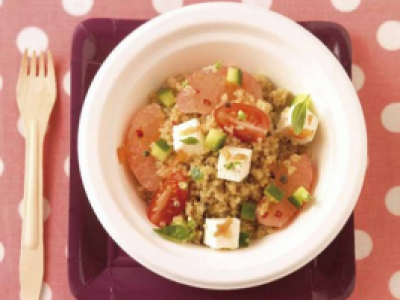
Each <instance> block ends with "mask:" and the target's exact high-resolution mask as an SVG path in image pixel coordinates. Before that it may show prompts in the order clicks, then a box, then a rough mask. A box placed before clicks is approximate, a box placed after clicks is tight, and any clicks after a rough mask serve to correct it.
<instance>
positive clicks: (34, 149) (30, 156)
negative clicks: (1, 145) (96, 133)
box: [17, 50, 56, 300]
mask: <svg viewBox="0 0 400 300" xmlns="http://www.w3.org/2000/svg"><path fill="white" fill-rule="evenodd" d="M46 65H47V72H46ZM55 100H56V80H55V75H54V65H53V59H52V56H51V53H50V51H48V52H47V60H46V61H45V55H44V53H43V52H41V53H40V57H39V58H38V59H37V57H36V53H35V52H33V55H32V57H31V58H30V63H29V70H28V52H27V50H25V52H24V55H23V57H22V62H21V69H20V72H19V77H18V83H17V102H18V108H19V111H20V114H21V117H22V120H23V124H24V132H25V179H24V200H23V208H24V210H23V218H22V237H21V254H20V264H19V274H20V287H21V294H20V295H21V300H38V299H39V297H40V291H41V287H42V281H43V265H44V262H43V141H44V135H45V133H46V128H47V123H48V121H49V117H50V114H51V111H52V109H53V106H54V102H55Z"/></svg>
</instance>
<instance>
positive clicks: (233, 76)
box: [226, 67, 242, 85]
mask: <svg viewBox="0 0 400 300" xmlns="http://www.w3.org/2000/svg"><path fill="white" fill-rule="evenodd" d="M226 81H227V82H229V83H235V84H237V85H242V70H240V69H239V68H235V67H228V71H227V73H226Z"/></svg>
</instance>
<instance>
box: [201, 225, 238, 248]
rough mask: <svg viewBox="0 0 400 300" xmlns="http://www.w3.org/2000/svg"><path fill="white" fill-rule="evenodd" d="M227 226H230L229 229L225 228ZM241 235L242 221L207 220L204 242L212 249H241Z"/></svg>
mask: <svg viewBox="0 0 400 300" xmlns="http://www.w3.org/2000/svg"><path fill="white" fill-rule="evenodd" d="M228 219H230V221H229V220H228ZM227 222H229V223H230V224H229V223H227ZM226 225H229V227H228V228H227V229H226V228H224V227H225V226H226ZM221 229H222V230H221ZM225 229H226V230H225ZM221 231H222V232H221ZM239 234H240V220H239V219H237V218H212V219H207V218H206V223H205V225H204V239H203V241H204V244H206V245H207V246H209V247H210V248H212V249H237V248H239Z"/></svg>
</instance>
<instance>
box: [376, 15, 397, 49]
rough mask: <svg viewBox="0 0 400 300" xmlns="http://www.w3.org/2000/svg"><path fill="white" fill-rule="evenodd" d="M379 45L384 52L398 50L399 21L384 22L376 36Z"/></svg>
mask: <svg viewBox="0 0 400 300" xmlns="http://www.w3.org/2000/svg"><path fill="white" fill-rule="evenodd" d="M376 38H377V40H378V43H379V45H381V47H382V48H384V49H386V50H390V51H393V50H400V21H386V22H384V23H383V24H382V25H381V26H379V29H378V32H377V34H376Z"/></svg>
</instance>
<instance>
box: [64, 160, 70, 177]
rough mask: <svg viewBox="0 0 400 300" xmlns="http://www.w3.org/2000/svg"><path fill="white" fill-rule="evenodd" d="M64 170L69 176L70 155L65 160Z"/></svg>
mask: <svg viewBox="0 0 400 300" xmlns="http://www.w3.org/2000/svg"><path fill="white" fill-rule="evenodd" d="M64 172H65V175H67V176H68V177H69V156H68V157H67V158H66V159H65V161H64Z"/></svg>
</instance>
